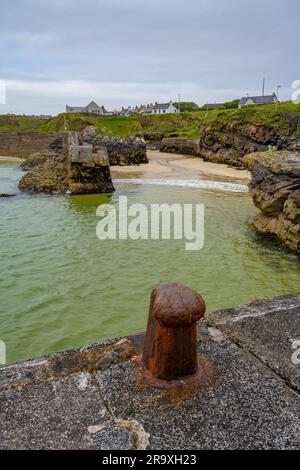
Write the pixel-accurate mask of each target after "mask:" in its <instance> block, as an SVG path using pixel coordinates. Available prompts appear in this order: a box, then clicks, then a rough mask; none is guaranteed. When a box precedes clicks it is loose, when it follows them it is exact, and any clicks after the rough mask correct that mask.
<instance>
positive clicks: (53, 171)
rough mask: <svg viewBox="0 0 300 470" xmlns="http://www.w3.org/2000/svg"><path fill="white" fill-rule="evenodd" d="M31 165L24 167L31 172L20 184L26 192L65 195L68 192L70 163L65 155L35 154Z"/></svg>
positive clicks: (30, 158)
mask: <svg viewBox="0 0 300 470" xmlns="http://www.w3.org/2000/svg"><path fill="white" fill-rule="evenodd" d="M29 160H30V164H29V165H28V166H27V165H26V164H25V165H22V166H23V169H25V170H29V172H28V173H27V174H26V175H24V176H23V177H22V178H21V180H20V182H19V188H20V189H21V191H24V192H38V193H65V192H66V191H68V189H69V186H68V161H67V158H66V156H65V155H63V154H60V155H59V154H56V153H50V152H47V153H41V154H39V153H35V154H34V155H32V156H31V157H29Z"/></svg>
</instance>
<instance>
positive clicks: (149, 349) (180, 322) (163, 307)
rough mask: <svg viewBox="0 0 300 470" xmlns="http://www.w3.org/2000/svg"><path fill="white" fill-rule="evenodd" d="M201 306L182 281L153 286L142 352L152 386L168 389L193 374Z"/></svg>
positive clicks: (195, 374)
mask: <svg viewBox="0 0 300 470" xmlns="http://www.w3.org/2000/svg"><path fill="white" fill-rule="evenodd" d="M205 309H206V307H205V302H204V300H203V299H202V297H201V296H200V295H199V294H197V293H196V292H195V291H193V290H192V289H189V288H188V287H185V286H184V285H182V284H170V285H164V286H161V287H158V288H157V289H154V291H153V292H152V295H151V303H150V311H149V320H148V327H147V332H146V337H145V342H144V350H143V355H142V364H143V366H144V369H145V371H146V373H147V375H148V378H149V381H150V383H151V384H152V385H154V386H157V387H158V388H171V387H176V386H178V385H182V384H184V383H189V382H191V381H193V379H195V378H196V377H197V375H198V372H199V369H198V356H197V327H196V323H197V321H199V320H200V319H201V318H202V317H203V316H204V314H205Z"/></svg>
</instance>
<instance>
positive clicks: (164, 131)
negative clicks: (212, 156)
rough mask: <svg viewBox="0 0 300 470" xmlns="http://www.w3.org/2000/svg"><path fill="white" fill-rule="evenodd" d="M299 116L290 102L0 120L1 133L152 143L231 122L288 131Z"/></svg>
mask: <svg viewBox="0 0 300 470" xmlns="http://www.w3.org/2000/svg"><path fill="white" fill-rule="evenodd" d="M295 112H296V113H299V112H300V105H295V104H293V103H291V102H286V103H281V104H280V105H279V107H278V110H277V111H276V108H275V105H266V106H248V107H244V108H242V109H215V110H211V111H206V110H200V111H196V112H189V113H187V112H186V113H181V114H180V115H175V114H165V115H153V114H150V115H133V116H130V117H123V116H107V117H106V116H91V115H87V114H82V113H62V114H59V115H58V116H56V117H54V118H51V119H49V120H45V119H40V118H32V117H26V116H14V115H2V116H0V132H18V131H29V132H59V131H64V130H65V125H67V128H68V130H73V131H81V130H83V129H84V128H85V127H87V126H90V125H93V126H95V127H96V129H97V132H98V134H102V135H107V136H116V137H143V136H145V137H146V138H149V139H151V140H155V139H158V140H159V139H161V138H163V137H186V138H189V137H190V138H192V137H198V136H199V133H200V132H201V129H204V128H206V127H209V128H210V129H211V130H212V131H213V132H216V133H218V132H220V133H222V131H223V130H224V129H225V128H226V126H227V125H228V124H229V123H230V122H234V124H235V128H239V127H242V126H244V125H245V124H254V125H258V126H265V127H267V128H269V129H274V130H282V131H283V132H284V131H285V130H286V129H287V128H288V122H287V119H286V114H289V113H295Z"/></svg>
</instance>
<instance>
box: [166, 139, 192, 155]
mask: <svg viewBox="0 0 300 470" xmlns="http://www.w3.org/2000/svg"><path fill="white" fill-rule="evenodd" d="M160 150H161V152H171V153H184V154H187V155H199V152H200V148H199V139H181V138H166V139H163V140H162V142H161V149H160Z"/></svg>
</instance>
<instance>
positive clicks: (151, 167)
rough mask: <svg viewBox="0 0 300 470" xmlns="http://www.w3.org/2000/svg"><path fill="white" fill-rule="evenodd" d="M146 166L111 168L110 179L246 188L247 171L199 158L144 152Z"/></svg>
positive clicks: (248, 173)
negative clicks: (232, 185)
mask: <svg viewBox="0 0 300 470" xmlns="http://www.w3.org/2000/svg"><path fill="white" fill-rule="evenodd" d="M147 156H148V159H149V163H148V164H142V165H135V166H131V167H128V166H111V167H110V170H111V175H112V178H113V179H145V180H148V179H149V180H151V179H156V180H159V179H161V180H164V181H165V180H176V179H178V180H182V179H184V180H199V181H201V180H207V181H217V182H222V183H238V184H244V185H247V184H248V183H249V182H250V172H249V171H248V170H238V169H236V168H231V167H229V166H227V165H224V164H219V163H212V162H205V161H204V160H203V159H202V158H200V157H195V156H193V155H182V154H173V153H163V152H158V151H149V150H148V151H147Z"/></svg>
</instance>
